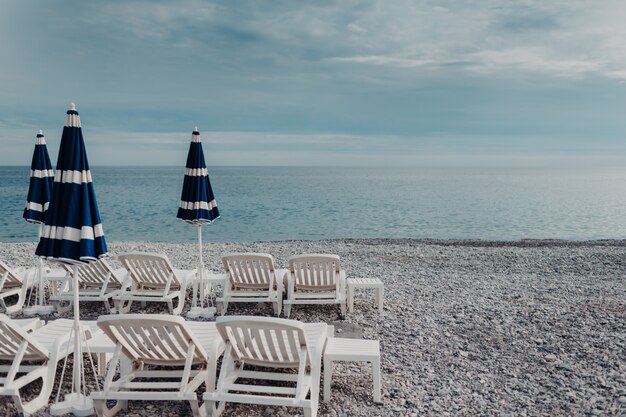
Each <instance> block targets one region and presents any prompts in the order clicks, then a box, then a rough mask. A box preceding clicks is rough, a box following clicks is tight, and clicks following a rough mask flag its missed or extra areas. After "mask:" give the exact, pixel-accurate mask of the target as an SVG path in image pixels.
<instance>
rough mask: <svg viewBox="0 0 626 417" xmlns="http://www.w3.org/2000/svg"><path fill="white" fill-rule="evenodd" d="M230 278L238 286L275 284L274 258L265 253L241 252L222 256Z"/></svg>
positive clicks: (268, 286)
mask: <svg viewBox="0 0 626 417" xmlns="http://www.w3.org/2000/svg"><path fill="white" fill-rule="evenodd" d="M222 262H223V263H224V270H225V271H226V273H227V274H228V277H229V280H230V282H231V283H232V285H233V286H235V287H237V288H267V289H270V288H271V287H273V286H274V279H275V276H276V275H275V270H274V258H273V257H272V255H269V254H265V253H240V254H235V255H226V256H224V257H223V258H222Z"/></svg>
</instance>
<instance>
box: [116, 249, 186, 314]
mask: <svg viewBox="0 0 626 417" xmlns="http://www.w3.org/2000/svg"><path fill="white" fill-rule="evenodd" d="M117 259H118V260H119V261H120V263H121V264H122V267H123V268H124V269H126V272H127V273H128V276H129V277H130V279H131V286H130V287H129V288H128V289H127V290H120V291H119V292H117V294H115V295H114V296H113V303H114V304H115V307H116V308H117V311H118V313H126V312H128V311H129V310H130V306H131V304H132V302H133V301H141V302H161V303H166V304H167V306H168V308H169V311H170V313H171V314H180V313H181V312H182V311H183V306H184V304H185V291H186V289H187V279H185V278H182V276H181V275H180V272H179V271H176V270H174V268H173V267H172V264H171V263H170V260H169V259H168V257H167V256H165V255H160V254H156V253H127V254H122V255H119V256H118V257H117ZM174 300H176V301H177V305H176V307H174Z"/></svg>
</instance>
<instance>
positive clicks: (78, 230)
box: [35, 103, 108, 416]
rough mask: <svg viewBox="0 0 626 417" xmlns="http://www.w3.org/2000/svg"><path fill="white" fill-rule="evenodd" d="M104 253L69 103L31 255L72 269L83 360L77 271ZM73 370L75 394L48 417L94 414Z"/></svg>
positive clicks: (78, 371)
mask: <svg viewBox="0 0 626 417" xmlns="http://www.w3.org/2000/svg"><path fill="white" fill-rule="evenodd" d="M107 251H108V250H107V245H106V241H105V240H104V234H103V232H102V224H101V222H100V213H98V204H97V202H96V194H95V192H94V189H93V183H92V182H91V172H90V171H89V162H88V161H87V153H86V151H85V142H84V140H83V131H82V129H81V126H80V116H79V115H78V112H77V111H76V106H75V105H74V103H71V104H70V109H69V110H68V111H67V115H66V116H65V125H64V127H63V135H62V136H61V147H60V148H59V158H58V160H57V166H56V173H55V175H54V186H53V187H52V198H51V199H50V207H49V208H48V213H47V214H46V221H45V226H44V230H43V234H42V236H41V238H40V239H39V245H37V250H36V251H35V253H36V254H37V255H38V256H41V257H43V258H46V259H49V260H54V261H57V262H63V263H69V264H73V265H74V268H73V272H72V278H73V288H74V329H73V331H72V333H71V334H73V337H74V357H79V358H82V354H81V351H82V344H81V339H82V338H83V331H82V330H81V324H80V317H79V316H80V310H79V306H78V302H79V298H78V265H79V264H81V263H87V262H92V261H95V260H97V259H98V258H101V257H103V256H105V255H106V254H107ZM71 334H70V335H71ZM63 366H64V370H65V365H63ZM73 368H74V372H73V376H72V377H73V383H72V391H73V392H72V393H71V394H69V395H67V396H66V397H65V399H66V400H65V401H63V402H57V403H56V404H53V405H52V406H51V407H50V414H51V415H55V416H56V415H61V414H66V413H71V414H74V415H85V416H86V415H90V414H92V413H93V401H92V400H91V399H90V398H89V397H87V396H86V393H85V390H84V388H85V385H84V384H82V383H81V380H82V375H83V367H82V361H74V363H73ZM81 388H82V390H83V392H82V394H81V392H80V391H81ZM59 393H60V391H59ZM57 401H58V394H57Z"/></svg>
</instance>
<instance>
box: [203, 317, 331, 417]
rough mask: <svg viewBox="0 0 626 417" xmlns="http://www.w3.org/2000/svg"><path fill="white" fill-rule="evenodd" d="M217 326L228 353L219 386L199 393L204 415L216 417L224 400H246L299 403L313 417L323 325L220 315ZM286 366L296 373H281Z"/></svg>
mask: <svg viewBox="0 0 626 417" xmlns="http://www.w3.org/2000/svg"><path fill="white" fill-rule="evenodd" d="M216 325H217V330H218V331H219V333H220V335H221V337H222V338H223V339H224V341H225V342H226V351H225V353H224V359H223V361H222V367H221V369H220V374H219V379H218V381H217V389H216V390H215V391H207V392H206V393H205V394H204V397H203V398H204V400H205V404H206V407H207V412H208V413H210V414H212V415H213V416H214V417H215V416H219V415H220V414H221V413H222V412H223V411H224V408H225V406H226V403H244V404H262V405H275V406H288V407H299V408H302V409H303V411H304V415H305V416H307V417H311V416H316V415H317V407H318V403H319V379H320V370H321V355H322V351H323V347H324V344H325V342H326V337H327V334H326V333H327V326H326V324H324V323H315V324H309V325H306V324H304V323H301V322H299V321H295V320H286V319H278V318H269V317H218V318H217V320H216ZM249 366H260V367H263V368H264V369H265V370H264V371H259V370H255V369H249ZM246 367H248V368H246ZM289 369H291V370H294V371H296V373H289V372H285V371H288V370H289ZM240 380H244V381H240ZM245 381H254V383H245ZM272 382H273V383H272ZM277 382H279V384H277ZM288 385H289V386H288Z"/></svg>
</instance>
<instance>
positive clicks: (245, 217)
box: [0, 166, 626, 242]
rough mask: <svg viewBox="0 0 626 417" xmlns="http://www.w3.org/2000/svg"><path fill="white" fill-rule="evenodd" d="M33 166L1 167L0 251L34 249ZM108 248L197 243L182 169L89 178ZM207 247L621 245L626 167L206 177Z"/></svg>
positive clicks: (231, 170) (243, 171)
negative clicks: (210, 217)
mask: <svg viewBox="0 0 626 417" xmlns="http://www.w3.org/2000/svg"><path fill="white" fill-rule="evenodd" d="M29 170H30V168H29V167H0V241H2V242H26V241H35V240H36V239H37V226H34V225H31V224H28V223H26V222H25V221H24V220H23V219H22V212H23V208H24V204H25V201H26V194H27V190H28V182H29V172H30V171H29ZM91 172H92V177H93V181H94V188H95V192H96V197H97V201H98V206H99V209H100V215H101V218H102V224H103V228H104V233H105V237H106V238H107V240H109V241H116V240H126V241H138V240H149V241H161V242H195V241H196V239H197V227H196V226H193V225H189V224H186V223H184V222H182V221H180V220H178V219H177V218H176V212H177V209H178V205H179V201H180V194H181V190H182V184H183V175H184V168H181V167H139V168H138V167H104V166H97V167H92V168H91ZM209 175H210V179H211V184H212V187H213V191H214V193H215V196H216V201H217V204H218V207H219V210H220V213H221V217H220V218H219V219H217V220H216V221H214V222H213V223H212V224H210V225H205V226H203V239H204V241H206V242H251V241H270V240H292V239H297V240H299V239H313V240H317V239H341V238H432V239H486V240H519V239H570V240H588V239H625V238H626V168H625V169H622V168H586V169H573V168H402V167H396V168H392V167H389V168H383V167H222V166H220V167H213V168H210V170H209Z"/></svg>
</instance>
